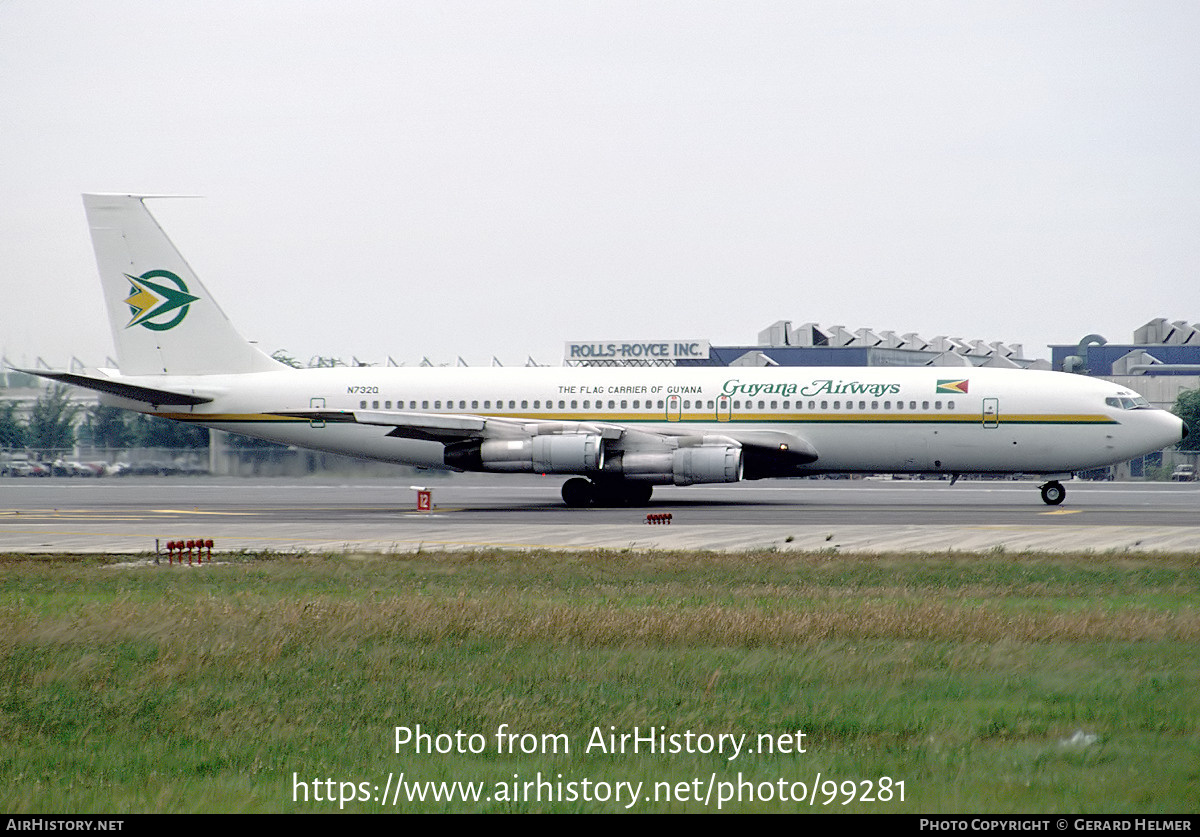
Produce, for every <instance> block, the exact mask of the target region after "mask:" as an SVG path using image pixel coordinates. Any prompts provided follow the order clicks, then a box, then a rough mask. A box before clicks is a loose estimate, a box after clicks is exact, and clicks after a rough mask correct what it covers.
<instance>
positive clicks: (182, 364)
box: [83, 195, 281, 375]
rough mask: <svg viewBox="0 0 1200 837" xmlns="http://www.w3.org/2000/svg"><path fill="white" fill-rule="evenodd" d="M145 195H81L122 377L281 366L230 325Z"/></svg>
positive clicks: (251, 370) (219, 371)
mask: <svg viewBox="0 0 1200 837" xmlns="http://www.w3.org/2000/svg"><path fill="white" fill-rule="evenodd" d="M144 198H145V196H140V195H84V196H83V206H84V210H85V211H86V213H87V219H88V226H89V227H90V229H91V233H92V246H93V248H94V249H95V251H96V265H97V267H98V268H99V269H100V284H101V286H102V288H103V291H104V299H105V304H106V306H107V308H108V320H109V324H110V326H111V327H112V333H113V342H114V343H115V344H116V349H117V362H118V363H119V365H120V367H121V374H122V375H207V374H217V373H232V372H265V371H273V370H278V369H280V368H281V365H280V364H279V363H278V362H277V361H275V360H273V359H272V358H271V357H270V356H268V355H267V354H265V353H264V352H262V351H261V350H260V349H259V348H258V347H257V346H255V345H254V344H252V343H250V342H249V341H248V340H246V339H245V338H244V337H242V335H240V334H239V333H238V332H237V330H236V329H234V327H233V324H232V323H231V322H230V321H229V318H228V317H226V316H225V312H223V311H222V310H221V308H220V306H218V305H217V303H216V301H215V300H214V299H213V298H212V295H211V294H210V293H209V292H208V289H207V288H205V287H204V285H203V284H202V283H201V282H200V279H199V278H198V277H197V276H196V274H195V273H194V272H193V271H192V269H191V267H189V266H188V263H187V262H186V261H184V258H183V256H182V255H180V253H179V251H178V250H177V249H176V248H175V245H174V244H172V243H171V240H170V239H169V238H167V235H166V233H164V232H163V230H162V228H161V227H160V226H159V225H158V222H157V221H155V220H154V217H153V216H152V215H151V214H150V212H149V210H147V209H146V206H145V204H144V203H143V202H142V201H143V200H144Z"/></svg>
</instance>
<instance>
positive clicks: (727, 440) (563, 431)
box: [272, 409, 818, 479]
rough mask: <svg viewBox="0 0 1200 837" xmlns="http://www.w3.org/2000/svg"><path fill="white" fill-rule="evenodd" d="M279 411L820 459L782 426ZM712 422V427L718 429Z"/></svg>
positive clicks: (456, 431)
mask: <svg viewBox="0 0 1200 837" xmlns="http://www.w3.org/2000/svg"><path fill="white" fill-rule="evenodd" d="M272 413H274V414H275V415H288V416H297V417H299V418H306V419H309V420H310V421H324V422H327V423H347V422H349V423H354V424H368V425H375V426H379V427H390V428H391V431H390V432H389V433H388V434H387V435H389V436H395V437H397V438H402V439H421V440H425V441H433V442H442V443H443V444H445V445H447V451H450V450H451V449H452V448H454V447H461V446H463V445H470V444H471V443H474V446H475V447H476V448H478V446H479V445H478V443H479V442H484V441H488V442H504V441H514V442H516V441H522V440H523V441H526V442H528V441H530V440H533V439H537V438H545V437H563V436H572V437H583V436H591V437H598V438H599V439H602V440H603V442H604V448H605V451H606V452H607V454H608V455H609V456H611V455H613V454H616V453H625V454H628V455H632V456H636V455H643V454H649V455H652V456H653V455H655V454H660V453H664V452H669V451H673V450H676V449H680V448H695V447H701V446H705V447H729V448H739V449H741V451H742V453H743V455H744V461H745V467H746V471H747V478H751V479H753V478H762V477H786V476H795V475H796V471H795V469H796V467H797V466H800V465H807V464H810V463H812V462H816V461H817V459H818V454H817V450H816V448H814V447H813V445H812V444H811V443H810V442H808V440H806V439H804V438H802V437H800V436H797V435H796V434H794V433H788V432H784V431H778V430H746V429H739V428H733V427H728V428H727V427H721V428H720V430H719V431H718V432H704V433H700V432H697V430H696V429H695V428H692V427H689V426H688V425H686V424H679V425H668V424H665V423H664V424H661V425H655V426H653V427H633V426H628V425H623V424H618V423H613V422H589V421H556V420H548V419H532V418H520V417H512V418H510V417H494V416H480V415H471V414H440V413H418V412H407V411H402V410H314V409H308V410H294V411H275V410H273V411H272ZM712 429H713V428H712V426H711V425H709V427H708V430H710V431H711V430H712Z"/></svg>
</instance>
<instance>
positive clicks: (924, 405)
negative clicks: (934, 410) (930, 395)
mask: <svg viewBox="0 0 1200 837" xmlns="http://www.w3.org/2000/svg"><path fill="white" fill-rule="evenodd" d="M921 409H922V410H928V409H929V402H928V401H922V402H921Z"/></svg>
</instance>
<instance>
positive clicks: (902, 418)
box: [154, 410, 1120, 426]
mask: <svg viewBox="0 0 1200 837" xmlns="http://www.w3.org/2000/svg"><path fill="white" fill-rule="evenodd" d="M346 412H347V413H349V412H352V411H350V410H347V411H346ZM154 415H156V416H159V417H160V418H169V419H174V420H176V421H182V422H188V423H203V424H295V423H308V422H309V421H311V419H307V418H303V417H300V416H279V415H273V414H271V413H249V414H246V413H242V414H209V415H205V414H203V413H154ZM430 415H434V416H436V415H441V414H440V413H430ZM469 415H478V416H482V417H483V418H508V419H526V420H530V421H575V422H609V423H615V424H796V425H808V424H887V425H906V424H907V425H914V424H949V425H983V424H987V425H989V426H992V425H1098V424H1120V422H1118V421H1115V420H1114V419H1111V418H1109V417H1108V416H1102V415H1078V414H1068V415H1062V416H1054V415H1012V416H1002V417H1001V418H999V419H987V420H985V419H983V418H982V417H981V416H936V415H935V416H930V415H924V416H922V415H881V416H877V415H864V414H862V413H850V414H847V415H844V416H839V415H824V414H804V415H799V416H765V415H761V414H760V415H754V416H747V417H743V418H739V417H734V418H731V419H726V420H722V419H719V418H717V417H716V416H696V415H691V416H684V417H683V418H680V419H674V420H673V419H669V418H667V417H666V416H654V417H647V416H646V415H645V414H639V415H637V416H633V415H617V416H613V415H603V414H593V415H557V414H555V415H551V414H538V413H501V414H496V413H470V414H469Z"/></svg>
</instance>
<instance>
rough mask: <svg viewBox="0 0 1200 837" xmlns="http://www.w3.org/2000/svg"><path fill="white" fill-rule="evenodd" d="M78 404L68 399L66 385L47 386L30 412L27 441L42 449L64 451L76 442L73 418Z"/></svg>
mask: <svg viewBox="0 0 1200 837" xmlns="http://www.w3.org/2000/svg"><path fill="white" fill-rule="evenodd" d="M79 410H80V406H79V405H78V404H74V403H72V402H71V390H70V388H69V387H64V386H52V387H47V388H46V389H45V391H43V392H42V394H41V395H40V396H39V397H38V400H37V401H35V402H34V404H33V410H32V411H31V412H30V414H29V427H28V435H27V437H26V444H28V445H29V447H31V448H41V449H43V450H64V449H66V448H70V447H74V445H75V417H76V416H77V415H79Z"/></svg>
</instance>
